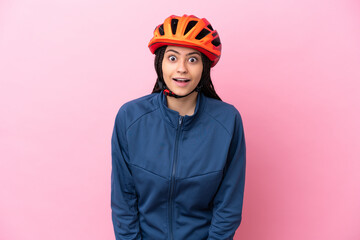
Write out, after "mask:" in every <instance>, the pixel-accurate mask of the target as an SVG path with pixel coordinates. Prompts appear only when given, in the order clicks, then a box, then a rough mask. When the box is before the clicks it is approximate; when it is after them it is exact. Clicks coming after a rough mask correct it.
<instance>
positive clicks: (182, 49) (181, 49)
mask: <svg viewBox="0 0 360 240" xmlns="http://www.w3.org/2000/svg"><path fill="white" fill-rule="evenodd" d="M169 50H173V51H176V52H178V53H180V54H187V53H193V52H196V53H199V54H200V52H199V51H198V50H196V49H193V48H188V47H179V46H171V45H168V46H167V47H166V50H165V52H167V51H169ZM173 51H171V52H173Z"/></svg>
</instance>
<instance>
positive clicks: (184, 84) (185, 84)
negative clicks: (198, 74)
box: [172, 78, 191, 87]
mask: <svg viewBox="0 0 360 240" xmlns="http://www.w3.org/2000/svg"><path fill="white" fill-rule="evenodd" d="M176 79H187V80H189V78H176ZM172 80H173V81H174V82H175V84H176V85H177V86H178V87H186V86H187V85H188V84H189V83H190V81H191V80H190V81H188V82H178V81H175V80H174V78H172Z"/></svg>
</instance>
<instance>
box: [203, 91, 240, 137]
mask: <svg viewBox="0 0 360 240" xmlns="http://www.w3.org/2000/svg"><path fill="white" fill-rule="evenodd" d="M206 102H207V104H206V106H205V109H204V110H205V113H206V114H207V115H208V116H209V117H210V118H212V119H213V120H214V121H216V122H218V124H220V125H222V126H223V127H224V128H225V129H226V130H227V131H228V132H229V133H231V132H232V131H233V130H234V128H236V127H237V126H241V127H242V124H243V122H242V117H241V114H240V112H239V110H238V109H237V108H236V107H235V106H234V105H233V104H230V103H227V102H224V101H221V100H217V99H214V98H209V97H206Z"/></svg>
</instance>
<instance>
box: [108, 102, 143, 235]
mask: <svg viewBox="0 0 360 240" xmlns="http://www.w3.org/2000/svg"><path fill="white" fill-rule="evenodd" d="M125 129H126V124H125V111H124V110H122V109H121V108H120V110H119V112H118V114H117V115H116V118H115V125H114V129H113V133H112V138H111V158H112V170H111V211H112V222H113V227H114V232H115V238H116V240H120V239H121V240H122V239H128V240H135V239H136V240H138V239H141V234H140V225H139V217H138V208H137V196H136V192H135V185H134V181H133V179H132V175H131V171H130V169H129V167H128V164H127V160H128V158H129V156H128V153H127V141H126V137H125Z"/></svg>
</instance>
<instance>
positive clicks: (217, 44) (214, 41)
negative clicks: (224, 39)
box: [211, 37, 221, 47]
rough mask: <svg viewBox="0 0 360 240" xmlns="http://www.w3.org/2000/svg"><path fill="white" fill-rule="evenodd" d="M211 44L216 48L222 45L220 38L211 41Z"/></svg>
mask: <svg viewBox="0 0 360 240" xmlns="http://www.w3.org/2000/svg"><path fill="white" fill-rule="evenodd" d="M211 43H212V44H213V45H214V46H215V47H217V46H219V45H220V44H221V42H220V38H218V37H217V38H215V39H214V40H212V41H211Z"/></svg>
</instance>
